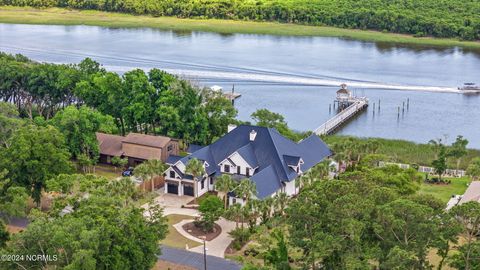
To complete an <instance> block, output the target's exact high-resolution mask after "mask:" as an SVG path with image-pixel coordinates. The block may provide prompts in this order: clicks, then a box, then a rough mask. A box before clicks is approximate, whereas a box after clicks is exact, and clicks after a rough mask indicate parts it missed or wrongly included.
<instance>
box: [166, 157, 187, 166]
mask: <svg viewBox="0 0 480 270" xmlns="http://www.w3.org/2000/svg"><path fill="white" fill-rule="evenodd" d="M182 158H183V157H182V156H176V155H170V156H168V158H167V161H166V162H165V163H166V164H169V165H173V164H175V163H177V161H179V160H180V159H182Z"/></svg>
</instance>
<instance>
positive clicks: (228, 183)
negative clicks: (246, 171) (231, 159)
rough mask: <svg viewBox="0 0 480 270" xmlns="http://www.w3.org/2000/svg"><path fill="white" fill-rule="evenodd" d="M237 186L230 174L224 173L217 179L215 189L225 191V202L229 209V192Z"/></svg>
mask: <svg viewBox="0 0 480 270" xmlns="http://www.w3.org/2000/svg"><path fill="white" fill-rule="evenodd" d="M235 186H236V182H235V181H233V179H232V177H231V176H230V175H228V174H223V175H222V176H220V177H219V178H217V179H216V181H215V189H216V190H218V191H220V192H222V193H224V195H223V202H224V204H225V209H227V200H228V196H227V195H228V192H230V191H231V190H232V189H234V188H235Z"/></svg>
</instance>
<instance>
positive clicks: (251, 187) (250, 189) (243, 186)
mask: <svg viewBox="0 0 480 270" xmlns="http://www.w3.org/2000/svg"><path fill="white" fill-rule="evenodd" d="M235 190H236V194H237V196H240V197H241V198H242V199H243V200H244V201H245V204H247V203H248V200H249V199H250V198H251V197H252V195H257V186H256V185H255V183H254V182H253V181H251V180H250V179H248V178H245V179H242V180H241V181H240V183H239V184H238V186H237V188H236V189H235Z"/></svg>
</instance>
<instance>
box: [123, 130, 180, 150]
mask: <svg viewBox="0 0 480 270" xmlns="http://www.w3.org/2000/svg"><path fill="white" fill-rule="evenodd" d="M171 140H172V139H171V138H169V137H164V136H153V135H146V134H140V133H130V134H128V135H127V136H126V137H125V138H124V140H123V142H124V143H131V144H138V145H144V146H150V147H156V148H163V147H165V146H166V145H167V144H168V143H169V142H170V141H171Z"/></svg>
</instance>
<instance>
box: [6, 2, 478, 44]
mask: <svg viewBox="0 0 480 270" xmlns="http://www.w3.org/2000/svg"><path fill="white" fill-rule="evenodd" d="M0 5H14V6H33V7H66V8H74V9H95V10H102V11H115V12H124V13H131V14H148V15H153V16H177V17H181V18H218V19H233V20H255V21H275V22H281V23H298V24H306V25H328V26H336V27H342V28H355V29H372V30H378V31H385V32H394V33H405V34H413V35H415V36H434V37H442V38H459V39H463V40H479V39H480V16H479V15H478V14H480V2H479V1H477V0H439V1H436V0H402V1H400V0H364V1H356V0H313V1H310V0H248V1H244V0H204V1H198V0H176V1H174V0H114V1H107V0H75V1H73V0H0Z"/></svg>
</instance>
